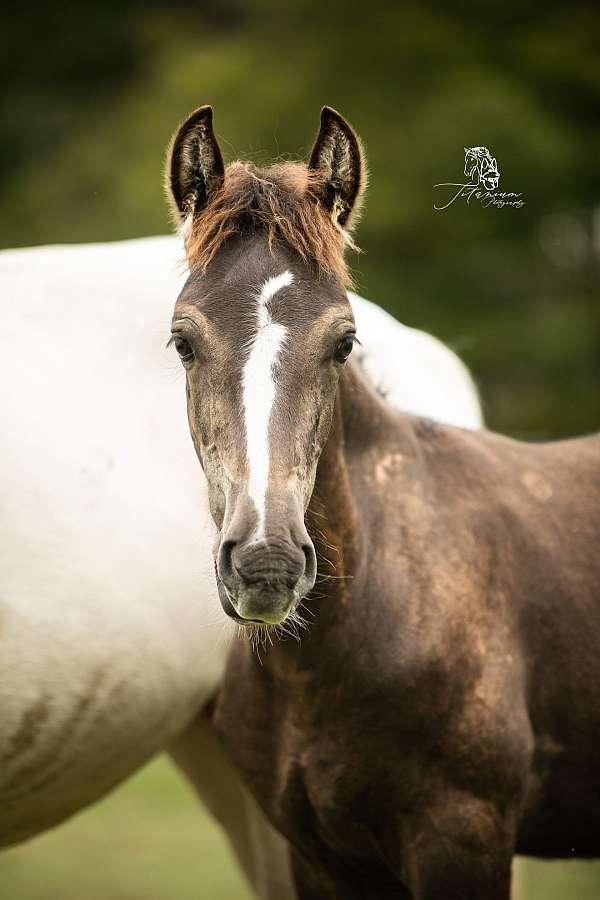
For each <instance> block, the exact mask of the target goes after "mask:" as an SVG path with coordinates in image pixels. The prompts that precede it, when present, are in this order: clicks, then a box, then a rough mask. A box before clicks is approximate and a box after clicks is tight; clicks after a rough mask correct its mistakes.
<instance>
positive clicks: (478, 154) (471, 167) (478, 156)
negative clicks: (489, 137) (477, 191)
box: [465, 147, 500, 191]
mask: <svg viewBox="0 0 600 900" xmlns="http://www.w3.org/2000/svg"><path fill="white" fill-rule="evenodd" d="M465 175H466V176H467V178H468V179H469V180H470V181H471V182H476V183H477V184H482V185H483V187H484V188H485V189H486V191H495V190H496V188H497V187H498V182H499V181H500V172H499V171H498V164H497V163H496V160H495V158H494V157H493V156H492V155H491V153H490V151H489V150H488V149H487V147H465Z"/></svg>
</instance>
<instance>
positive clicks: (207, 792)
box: [169, 711, 296, 900]
mask: <svg viewBox="0 0 600 900" xmlns="http://www.w3.org/2000/svg"><path fill="white" fill-rule="evenodd" d="M169 754H170V756H171V757H172V759H173V760H174V762H175V763H176V765H177V766H178V767H179V768H180V769H181V771H182V772H183V773H184V774H185V775H186V776H187V778H188V779H189V780H190V782H191V783H192V785H193V787H194V789H195V790H196V792H197V794H198V795H199V797H200V799H201V800H202V801H203V803H204V804H205V806H206V807H207V809H208V810H209V812H210V813H211V814H212V815H213V816H214V818H215V819H216V820H217V821H218V822H219V824H220V825H221V826H222V828H223V830H224V831H225V833H226V835H227V838H228V839H229V842H230V844H231V847H232V849H233V851H234V854H235V856H236V858H237V860H238V862H239V864H240V866H241V868H242V871H243V872H244V874H245V876H246V878H247V879H248V881H249V882H250V884H251V885H252V888H253V889H254V892H255V893H256V895H257V896H258V897H259V898H260V900H296V893H295V891H294V887H293V881H292V873H291V868H290V859H289V857H290V854H289V848H288V844H287V842H286V840H285V838H283V837H282V836H281V835H280V834H279V833H278V832H276V831H275V830H274V829H273V828H272V827H271V825H270V824H269V822H268V821H267V819H266V818H265V816H264V815H263V813H262V811H261V810H260V808H259V806H258V804H257V803H256V801H255V800H254V799H253V797H252V796H251V794H250V793H249V792H248V791H247V790H246V788H245V787H244V785H243V784H242V782H241V780H240V778H239V776H238V774H237V771H236V769H235V768H234V766H233V765H232V763H231V762H230V761H229V759H228V757H227V756H226V755H225V753H224V751H223V749H222V747H221V744H220V742H219V740H218V738H217V735H216V733H215V729H214V726H213V724H212V721H211V715H210V712H209V713H207V712H206V711H203V712H201V713H200V714H199V715H198V716H197V717H196V719H195V720H194V721H193V722H192V724H191V725H190V726H189V728H188V729H187V731H185V732H184V733H183V734H182V735H181V736H180V737H179V738H177V740H176V741H175V742H174V743H173V744H172V745H171V747H169Z"/></svg>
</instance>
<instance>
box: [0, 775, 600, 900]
mask: <svg viewBox="0 0 600 900" xmlns="http://www.w3.org/2000/svg"><path fill="white" fill-rule="evenodd" d="M0 815H1V811H0ZM518 880H519V888H518V900H599V898H600V864H597V863H538V862H532V861H527V862H526V863H524V864H523V863H521V864H519V873H518ZM250 896H251V895H250V893H249V891H248V889H247V888H246V886H245V884H244V882H243V880H242V878H241V876H240V875H239V873H238V871H237V868H236V865H235V863H234V862H233V860H232V858H231V856H230V854H229V850H228V847H227V844H226V842H225V839H224V838H223V836H222V834H221V833H220V831H219V829H218V828H217V827H216V826H215V825H213V823H212V821H211V820H210V819H209V818H208V816H207V814H206V813H205V812H204V811H203V809H202V808H201V807H200V806H199V804H198V802H197V801H196V799H195V797H194V796H193V794H192V793H191V791H190V790H189V789H188V788H187V786H186V785H185V784H184V783H183V782H182V780H181V779H180V778H179V776H178V775H177V774H176V772H175V770H174V769H173V768H172V767H171V766H170V764H169V763H168V762H167V761H166V760H164V759H159V760H157V761H155V762H153V763H151V764H150V765H149V766H147V767H146V768H145V769H144V770H143V771H142V772H140V773H139V774H138V775H136V776H135V778H132V779H131V780H130V781H129V782H128V783H127V784H126V785H125V786H124V787H122V788H121V789H120V790H118V791H116V792H115V793H114V794H112V795H111V796H110V797H109V798H108V799H107V800H105V801H103V802H102V803H100V804H98V805H97V806H95V807H93V808H92V809H90V810H87V811H86V812H84V813H82V814H81V815H79V816H77V817H76V818H75V819H73V820H71V821H70V822H68V823H67V824H66V825H64V826H62V827H61V828H58V829H56V830H54V831H52V832H50V833H49V834H46V835H44V836H43V837H41V838H38V839H37V840H35V841H32V842H31V843H29V844H26V845H23V846H21V847H17V848H15V849H12V850H8V851H7V852H5V853H4V854H2V856H0V900H250ZM340 900H343V898H340Z"/></svg>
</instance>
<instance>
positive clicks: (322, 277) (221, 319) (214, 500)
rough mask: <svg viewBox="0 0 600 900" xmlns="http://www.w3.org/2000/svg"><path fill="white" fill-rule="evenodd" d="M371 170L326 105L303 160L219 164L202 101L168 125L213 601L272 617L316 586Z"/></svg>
mask: <svg viewBox="0 0 600 900" xmlns="http://www.w3.org/2000/svg"><path fill="white" fill-rule="evenodd" d="M364 181H365V174H364V164H363V156H362V152H361V148H360V145H359V142H358V139H357V137H356V135H355V134H354V131H353V130H352V128H351V127H350V125H349V124H348V123H347V122H346V121H345V120H344V119H343V118H342V116H340V115H339V114H338V113H336V112H335V111H334V110H332V109H330V108H328V107H325V108H324V109H323V111H322V114H321V128H320V131H319V134H318V137H317V140H316V143H315V146H314V148H313V151H312V153H311V156H310V159H309V161H308V164H299V163H285V164H279V165H274V166H271V167H269V168H258V167H257V166H254V165H252V164H250V163H240V162H235V163H232V164H231V165H229V166H228V167H227V168H226V167H225V166H224V164H223V158H222V156H221V151H220V149H219V146H218V143H217V140H216V137H215V135H214V131H213V127H212V110H211V109H210V107H206V106H205V107H202V108H201V109H199V110H196V112H194V113H192V115H191V116H190V117H189V118H188V119H187V120H186V121H185V122H184V123H183V125H181V127H180V128H179V130H178V131H177V132H176V134H175V136H174V138H173V141H172V144H171V149H170V153H169V158H168V163H167V189H168V193H169V195H170V198H171V200H172V205H173V209H174V213H175V216H176V219H177V220H178V222H179V223H180V224H181V225H182V229H183V233H184V240H185V244H186V253H187V258H188V264H189V268H190V275H189V278H188V280H187V282H186V284H185V286H184V288H183V290H182V292H181V294H180V296H179V298H178V299H177V302H176V305H175V312H174V316H173V322H172V340H173V342H174V344H175V347H176V349H177V351H178V353H179V356H180V358H181V362H182V365H183V366H184V369H185V373H186V391H187V406H188V418H189V425H190V430H191V434H192V439H193V441H194V445H195V448H196V452H197V455H198V458H199V460H200V463H201V465H202V468H203V469H204V472H205V474H206V478H207V481H208V489H209V498H210V508H211V514H212V517H213V519H214V522H215V525H216V526H217V530H218V538H217V541H216V545H215V548H214V552H215V568H216V574H217V582H218V587H219V596H220V600H221V604H222V606H223V609H224V610H225V612H226V613H227V614H228V615H229V616H231V617H232V618H233V619H235V620H236V621H238V622H240V623H243V624H248V623H267V624H278V623H281V622H283V620H284V619H286V617H288V616H289V615H290V614H292V613H293V612H294V611H295V609H296V607H297V606H298V604H299V603H300V601H301V600H302V598H303V597H304V596H306V594H307V593H308V592H309V591H310V590H311V589H312V587H313V585H314V581H315V576H316V571H317V563H316V555H315V549H314V546H313V543H312V540H311V538H310V537H309V534H308V532H307V529H306V526H305V513H306V510H307V507H308V504H309V501H310V498H311V494H312V491H313V487H314V482H315V476H316V470H317V463H318V460H319V457H320V454H321V451H322V449H323V447H324V445H325V443H326V441H327V436H328V432H329V428H330V425H331V421H332V417H333V410H334V404H335V398H336V390H337V384H338V379H339V377H340V374H341V372H342V369H343V367H344V364H345V362H346V360H347V358H348V356H349V355H350V352H351V350H352V346H353V343H354V340H355V325H354V318H353V314H352V309H351V306H350V303H349V301H348V297H347V293H346V287H347V286H348V284H349V281H350V279H349V275H348V270H347V267H346V264H345V261H344V249H345V247H346V245H347V244H348V243H349V241H350V239H349V228H350V226H351V224H352V219H353V217H355V216H356V211H357V208H358V204H359V200H360V195H361V192H362V189H363V186H364Z"/></svg>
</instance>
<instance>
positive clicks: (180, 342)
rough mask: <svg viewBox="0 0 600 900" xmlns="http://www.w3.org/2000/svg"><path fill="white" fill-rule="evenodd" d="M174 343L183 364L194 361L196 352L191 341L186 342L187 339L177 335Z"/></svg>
mask: <svg viewBox="0 0 600 900" xmlns="http://www.w3.org/2000/svg"><path fill="white" fill-rule="evenodd" d="M173 343H174V344H175V349H176V350H177V352H178V353H179V356H180V357H181V361H182V362H191V361H192V360H193V358H194V351H193V350H192V348H191V347H190V344H189V341H186V339H185V338H184V337H181V336H180V335H175V337H174V338H173Z"/></svg>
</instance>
